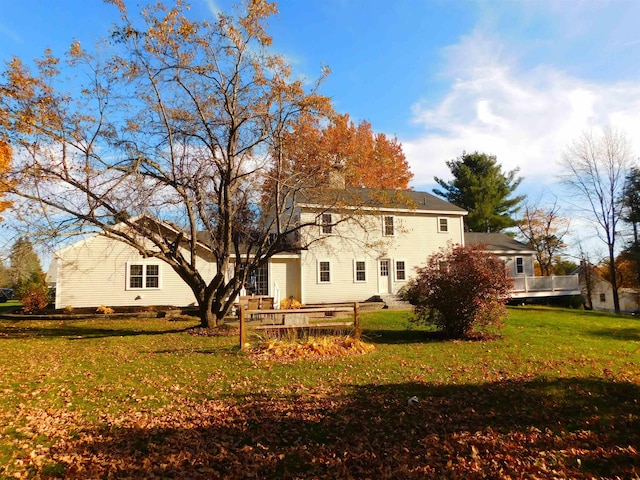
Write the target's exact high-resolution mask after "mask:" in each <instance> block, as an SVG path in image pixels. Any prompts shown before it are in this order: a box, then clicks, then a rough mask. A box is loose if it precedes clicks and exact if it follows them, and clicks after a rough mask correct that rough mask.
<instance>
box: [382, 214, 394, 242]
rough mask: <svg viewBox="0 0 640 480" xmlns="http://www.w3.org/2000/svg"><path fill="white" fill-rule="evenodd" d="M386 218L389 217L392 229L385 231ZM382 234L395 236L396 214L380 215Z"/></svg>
mask: <svg viewBox="0 0 640 480" xmlns="http://www.w3.org/2000/svg"><path fill="white" fill-rule="evenodd" d="M387 218H390V219H391V227H392V229H393V231H392V232H391V233H387ZM382 236H383V237H395V236H396V216H395V215H387V214H385V215H382Z"/></svg>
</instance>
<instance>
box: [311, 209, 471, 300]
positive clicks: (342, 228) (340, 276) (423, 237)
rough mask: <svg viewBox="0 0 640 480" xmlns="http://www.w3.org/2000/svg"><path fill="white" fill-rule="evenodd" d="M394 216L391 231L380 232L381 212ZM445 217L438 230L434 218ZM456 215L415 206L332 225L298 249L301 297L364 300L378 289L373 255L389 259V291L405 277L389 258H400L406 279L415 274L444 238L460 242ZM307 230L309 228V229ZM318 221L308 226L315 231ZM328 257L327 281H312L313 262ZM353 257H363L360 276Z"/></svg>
mask: <svg viewBox="0 0 640 480" xmlns="http://www.w3.org/2000/svg"><path fill="white" fill-rule="evenodd" d="M390 214H392V215H393V216H394V228H395V232H394V235H393V236H385V235H383V216H384V215H390ZM314 216H315V214H313V213H311V212H307V213H303V218H302V220H303V221H305V220H306V221H312V219H313V217H314ZM439 218H449V219H450V221H449V223H448V226H449V231H448V232H439V231H438V230H439V229H438V219H439ZM459 218H460V216H459V215H450V216H447V215H443V214H441V213H440V214H435V213H434V214H430V213H423V212H420V211H415V212H405V213H397V212H391V213H389V212H387V213H383V212H381V213H379V214H372V215H369V216H367V218H359V219H358V220H359V222H358V223H359V224H358V225H356V223H355V222H345V223H343V224H339V225H337V226H336V227H334V233H333V234H332V235H330V236H325V237H324V239H323V240H322V241H319V242H316V243H313V244H312V245H311V246H310V248H309V249H308V250H306V251H303V252H302V254H301V262H302V264H301V266H302V281H303V298H302V301H303V302H304V303H326V302H347V301H349V302H350V301H364V300H367V299H368V298H370V297H372V296H374V295H377V294H378V293H380V290H379V286H378V261H379V260H380V259H389V260H390V268H391V271H390V280H391V288H390V290H391V293H397V292H398V290H400V289H401V288H402V287H403V286H404V285H405V284H406V281H396V279H395V261H396V260H402V261H404V262H405V270H406V274H407V279H408V278H410V277H411V276H413V275H414V274H415V267H418V266H421V265H423V264H424V263H425V262H426V260H427V258H428V257H429V256H430V255H431V254H432V253H434V252H435V251H437V250H438V249H439V248H441V247H446V246H447V244H448V243H452V244H462V242H463V231H462V222H460V221H459ZM311 230H312V231H311ZM319 230H320V229H319V227H316V228H313V229H310V231H309V232H308V234H309V235H314V236H317V235H318V233H319ZM324 260H329V261H330V262H331V283H320V282H318V274H317V269H318V262H319V261H324ZM354 260H363V261H365V262H366V269H367V270H366V271H367V279H366V282H357V281H355V278H354V267H353V262H354Z"/></svg>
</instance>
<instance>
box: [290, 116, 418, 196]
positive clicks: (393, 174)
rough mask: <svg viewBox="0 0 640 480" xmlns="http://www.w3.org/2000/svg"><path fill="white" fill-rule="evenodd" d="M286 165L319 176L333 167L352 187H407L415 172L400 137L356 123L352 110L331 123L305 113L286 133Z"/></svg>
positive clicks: (364, 123) (297, 170) (298, 171)
mask: <svg viewBox="0 0 640 480" xmlns="http://www.w3.org/2000/svg"><path fill="white" fill-rule="evenodd" d="M282 155H283V157H284V163H285V165H286V168H287V169H288V170H290V171H292V172H297V173H298V174H299V175H306V176H312V177H316V176H318V175H322V174H324V173H325V172H327V171H329V170H331V169H337V170H339V171H340V172H342V174H343V175H344V179H345V184H346V186H348V187H369V188H382V189H406V188H407V187H408V185H409V181H410V180H411V178H412V177H413V174H412V173H411V171H410V170H409V163H408V162H407V159H406V157H405V155H404V153H403V151H402V145H401V144H400V142H399V141H398V139H397V138H389V137H387V136H386V135H385V134H383V133H377V134H376V133H374V132H373V130H372V128H371V124H370V123H369V122H367V121H362V122H360V123H359V124H357V125H356V124H355V123H354V122H353V121H352V120H351V119H350V118H349V115H348V114H344V115H339V114H334V115H332V116H331V119H330V121H329V123H328V125H321V119H320V118H319V117H318V116H311V115H301V116H300V117H299V118H298V119H296V121H295V122H294V123H293V125H292V128H291V129H290V130H288V131H287V132H285V133H284V134H283V138H282Z"/></svg>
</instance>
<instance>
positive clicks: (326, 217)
mask: <svg viewBox="0 0 640 480" xmlns="http://www.w3.org/2000/svg"><path fill="white" fill-rule="evenodd" d="M320 225H321V226H320V229H321V231H322V233H325V234H330V233H333V219H332V217H331V214H330V213H323V214H322V216H321V217H320Z"/></svg>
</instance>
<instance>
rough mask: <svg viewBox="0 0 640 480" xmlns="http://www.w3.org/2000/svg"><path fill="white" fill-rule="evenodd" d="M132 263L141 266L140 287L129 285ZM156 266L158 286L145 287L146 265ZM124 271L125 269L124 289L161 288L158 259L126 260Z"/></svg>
mask: <svg viewBox="0 0 640 480" xmlns="http://www.w3.org/2000/svg"><path fill="white" fill-rule="evenodd" d="M134 265H140V266H142V286H141V287H132V286H131V267H132V266H134ZM152 265H153V266H156V267H158V286H157V287H147V286H146V285H147V267H149V266H152ZM125 268H126V271H125V286H124V289H125V290H132V291H136V290H161V289H162V262H158V261H135V262H126V266H125Z"/></svg>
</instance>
